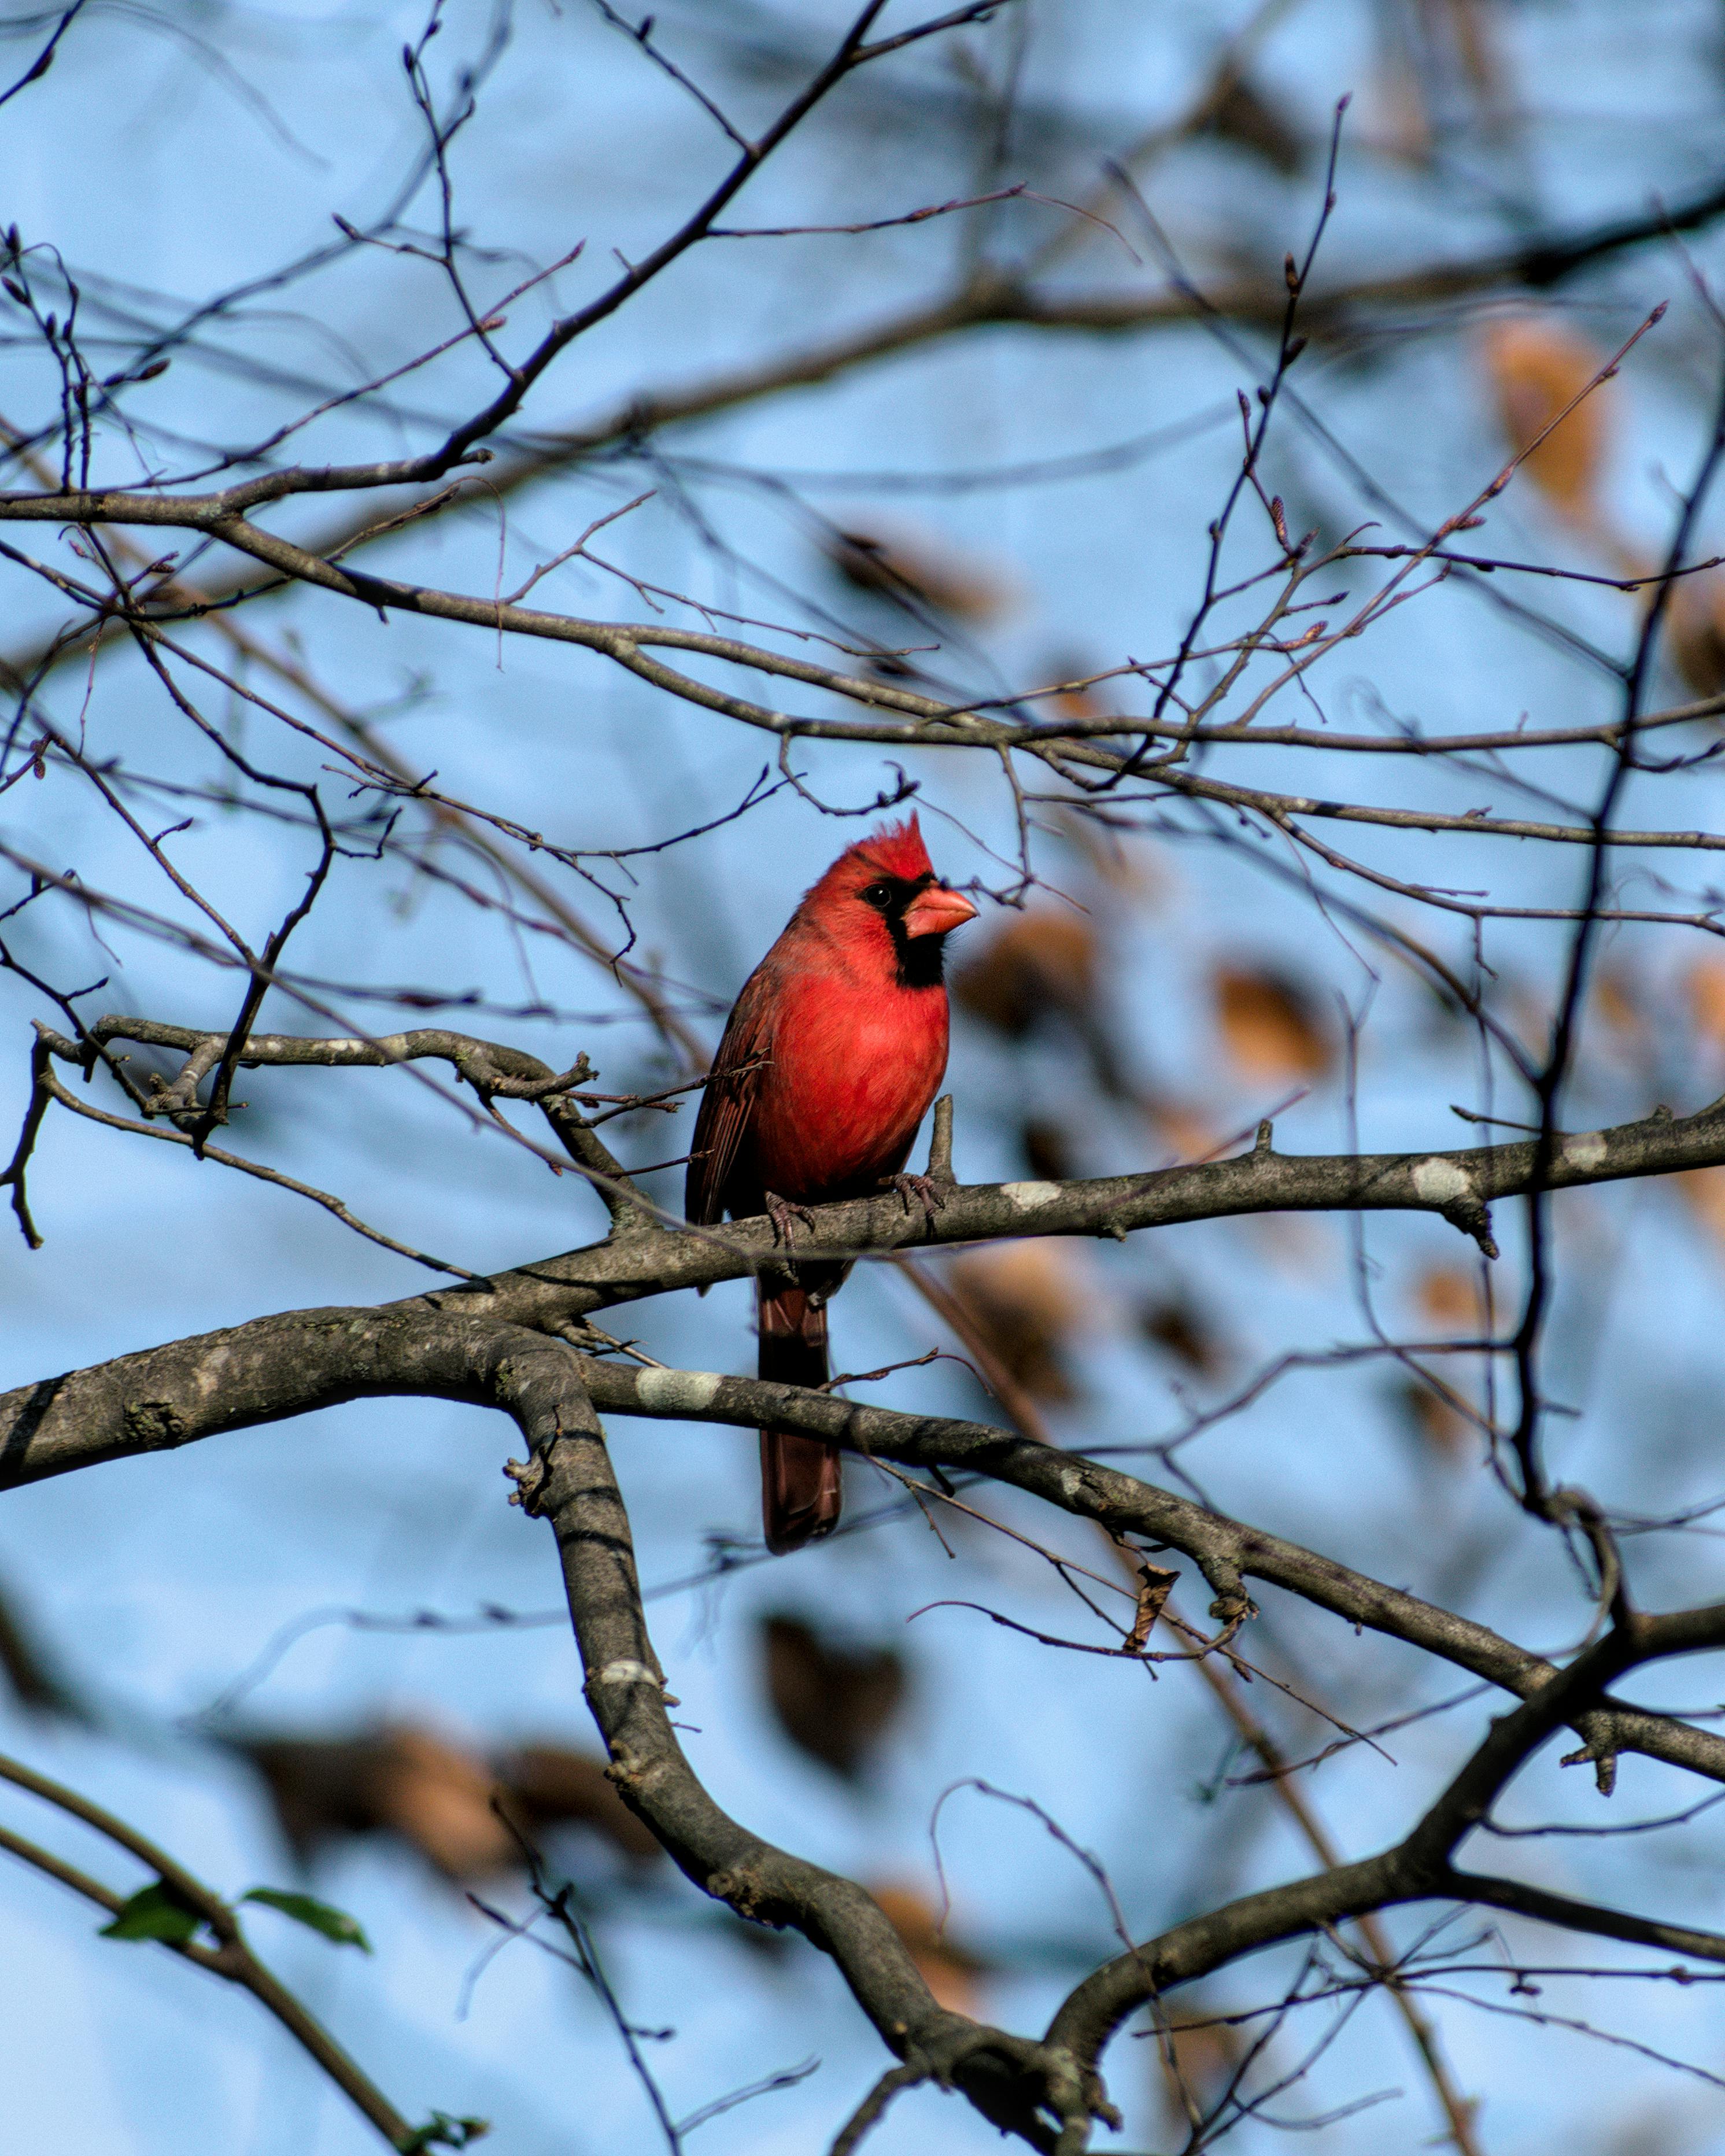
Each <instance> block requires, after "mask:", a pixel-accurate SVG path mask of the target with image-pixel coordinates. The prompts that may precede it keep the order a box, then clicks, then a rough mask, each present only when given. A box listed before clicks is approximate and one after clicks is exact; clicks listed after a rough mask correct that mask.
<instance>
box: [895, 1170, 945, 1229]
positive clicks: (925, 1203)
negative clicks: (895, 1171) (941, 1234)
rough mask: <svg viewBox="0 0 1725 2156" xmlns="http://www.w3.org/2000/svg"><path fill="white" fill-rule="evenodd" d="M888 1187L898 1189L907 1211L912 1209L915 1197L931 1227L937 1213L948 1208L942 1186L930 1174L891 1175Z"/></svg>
mask: <svg viewBox="0 0 1725 2156" xmlns="http://www.w3.org/2000/svg"><path fill="white" fill-rule="evenodd" d="M886 1188H887V1189H888V1190H896V1191H897V1193H898V1194H899V1196H900V1198H901V1199H902V1200H903V1201H904V1208H905V1210H906V1213H908V1212H909V1211H910V1209H911V1199H913V1198H914V1199H916V1203H917V1204H919V1205H920V1206H921V1207H922V1211H923V1214H924V1215H925V1216H926V1218H927V1221H928V1223H929V1225H930V1226H931V1227H932V1226H933V1224H934V1216H935V1214H937V1213H943V1212H945V1210H946V1208H947V1201H946V1199H945V1198H944V1197H942V1194H941V1187H940V1185H939V1184H938V1183H936V1182H935V1181H934V1180H933V1179H932V1178H931V1177H929V1176H927V1175H889V1176H888V1177H887V1178H886Z"/></svg>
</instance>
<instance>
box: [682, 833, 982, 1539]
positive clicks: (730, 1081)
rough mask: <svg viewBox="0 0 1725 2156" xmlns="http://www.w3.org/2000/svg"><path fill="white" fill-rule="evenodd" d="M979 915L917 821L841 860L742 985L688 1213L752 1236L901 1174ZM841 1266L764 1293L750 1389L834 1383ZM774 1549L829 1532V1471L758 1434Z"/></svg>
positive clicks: (939, 1071)
mask: <svg viewBox="0 0 1725 2156" xmlns="http://www.w3.org/2000/svg"><path fill="white" fill-rule="evenodd" d="M974 911H975V908H974V907H973V906H971V905H970V904H969V901H968V900H965V899H963V898H961V897H959V896H958V895H957V893H956V892H953V891H948V890H947V887H946V886H945V885H942V884H941V883H939V882H938V881H937V879H936V876H935V874H934V870H933V866H932V864H931V862H930V860H929V858H928V850H927V847H926V846H925V845H924V844H923V842H922V831H921V829H919V828H918V825H917V822H916V818H915V816H911V818H910V819H908V820H907V821H906V822H905V823H902V824H890V825H888V826H887V827H886V829H884V830H880V831H877V832H875V833H874V834H871V835H870V837H869V838H867V839H863V840H862V841H861V842H860V844H857V845H855V846H850V847H847V848H846V850H845V852H844V853H842V854H841V855H839V858H838V860H836V861H834V864H833V865H832V866H831V867H830V868H829V870H827V872H826V874H825V875H824V876H822V878H821V879H820V880H819V882H818V883H817V884H815V885H814V886H813V887H812V888H811V889H810V890H809V891H807V892H805V893H804V895H803V900H802V902H801V904H800V905H799V906H798V908H797V910H796V911H795V912H794V913H793V915H792V916H791V918H790V921H789V923H788V926H787V927H786V928H785V930H784V932H783V935H781V936H780V937H779V939H778V942H776V943H775V944H774V945H773V948H772V949H771V950H770V951H769V952H768V953H767V956H766V957H764V958H763V959H762V961H761V963H760V964H759V965H758V966H757V968H755V970H754V972H753V973H752V974H751V975H750V976H749V978H748V980H747V982H746V983H744V986H743V990H742V994H741V995H740V996H739V997H738V998H737V1005H736V1008H735V1009H733V1010H732V1014H731V1018H730V1021H729V1023H728V1024H726V1028H725V1034H724V1038H723V1039H722V1040H721V1042H720V1043H719V1052H718V1054H717V1055H716V1057H715V1058H714V1060H713V1068H712V1075H711V1077H710V1079H709V1080H708V1082H707V1086H706V1092H705V1094H704V1095H703V1096H702V1099H701V1114H700V1116H699V1117H698V1119H697V1121H696V1126H695V1140H694V1152H693V1157H692V1158H691V1162H690V1166H689V1179H688V1188H687V1192H686V1194H685V1201H684V1208H685V1212H686V1213H687V1214H688V1217H689V1219H691V1220H692V1221H695V1222H696V1223H705V1222H711V1221H716V1220H718V1219H722V1218H723V1216H724V1214H726V1213H729V1214H731V1216H732V1219H748V1218H750V1217H751V1216H752V1215H753V1214H758V1213H761V1212H762V1211H764V1210H765V1209H766V1202H767V1197H768V1193H769V1192H770V1193H773V1195H774V1196H775V1197H777V1198H780V1199H785V1200H787V1201H788V1203H790V1204H793V1205H818V1204H824V1203H826V1202H827V1201H829V1200H831V1199H839V1198H856V1197H861V1196H863V1195H865V1194H866V1193H869V1192H871V1191H875V1190H878V1189H880V1188H881V1187H882V1185H883V1184H884V1183H887V1182H889V1181H890V1180H891V1178H892V1177H893V1176H894V1175H896V1174H897V1173H899V1171H900V1170H901V1168H903V1166H904V1164H905V1161H906V1157H907V1156H908V1154H909V1152H910V1149H911V1140H912V1138H914V1137H915V1136H916V1127H917V1125H918V1124H919V1123H920V1122H922V1118H923V1116H924V1115H925V1114H926V1113H927V1110H928V1106H929V1104H930V1102H931V1101H932V1100H933V1098H934V1096H935V1093H936V1091H937V1089H938V1088H939V1086H940V1081H941V1078H942V1075H943V1074H944V1072H945V1070H946V1067H947V991H946V984H945V983H944V981H943V980H942V977H941V957H942V946H943V944H944V942H945V941H946V937H947V935H948V934H949V933H950V932H951V931H952V929H953V928H954V927H958V926H960V925H961V924H962V923H963V921H966V920H968V918H969V917H970V916H971V915H972V914H973V913H974ZM849 1270H850V1267H849V1266H848V1265H844V1264H840V1263H836V1262H834V1261H832V1260H829V1261H827V1262H825V1263H824V1264H814V1265H791V1266H788V1267H786V1268H783V1272H788V1275H789V1278H788V1280H786V1279H784V1278H783V1277H778V1278H775V1279H773V1280H772V1281H768V1280H765V1279H763V1280H762V1282H761V1286H760V1291H759V1303H760V1373H761V1375H762V1378H768V1379H769V1380H770V1381H772V1382H773V1383H780V1384H798V1385H810V1384H819V1383H823V1382H824V1379H825V1377H826V1373H827V1364H826V1304H827V1301H828V1299H829V1297H830V1296H831V1295H832V1294H833V1292H834V1290H835V1289H836V1288H837V1287H838V1286H839V1283H840V1281H843V1279H844V1278H845V1274H846V1273H847V1272H848V1271H849ZM761 1457H762V1505H763V1511H764V1516H765V1522H766V1530H767V1540H768V1546H769V1547H770V1548H773V1549H790V1548H795V1547H796V1546H797V1544H798V1543H803V1542H807V1541H809V1540H811V1539H813V1538H814V1537H815V1536H817V1535H823V1534H828V1533H830V1532H831V1531H832V1529H833V1528H834V1526H836V1525H837V1523H838V1518H839V1470H838V1455H837V1454H836V1453H835V1452H834V1450H832V1448H830V1447H829V1446H826V1445H817V1444H815V1443H814V1442H813V1441H812V1440H809V1439H807V1438H802V1437H798V1436H797V1435H795V1434H794V1433H793V1432H792V1431H789V1430H762V1433H761Z"/></svg>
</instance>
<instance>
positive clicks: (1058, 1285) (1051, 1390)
mask: <svg viewBox="0 0 1725 2156" xmlns="http://www.w3.org/2000/svg"><path fill="white" fill-rule="evenodd" d="M947 1283H948V1285H949V1286H950V1287H951V1289H952V1293H953V1294H954V1295H955V1296H957V1299H958V1300H959V1301H960V1302H962V1303H963V1306H964V1308H965V1311H966V1312H967V1314H968V1317H969V1318H970V1320H971V1322H972V1323H973V1325H974V1326H975V1327H976V1329H977V1331H978V1332H979V1333H980V1334H981V1335H982V1337H983V1339H984V1340H985V1341H986V1342H988V1347H989V1348H990V1350H991V1351H992V1353H993V1354H994V1355H995V1357H996V1358H998V1359H999V1362H1000V1363H1002V1364H1003V1365H1004V1368H1006V1370H1007V1372H1008V1373H1009V1375H1011V1376H1012V1377H1013V1378H1016V1380H1017V1381H1018V1383H1019V1384H1021V1385H1022V1386H1023V1387H1024V1390H1025V1391H1026V1392H1027V1393H1029V1394H1030V1395H1031V1396H1032V1397H1033V1398H1034V1399H1040V1400H1070V1399H1075V1398H1076V1394H1077V1387H1076V1384H1075V1383H1074V1382H1073V1379H1072V1375H1071V1373H1070V1370H1069V1369H1068V1368H1067V1366H1066V1362H1065V1347H1066V1346H1067V1344H1068V1342H1070V1338H1071V1337H1072V1335H1073V1334H1074V1333H1075V1332H1076V1331H1077V1330H1078V1328H1079V1327H1080V1326H1081V1324H1082V1323H1083V1322H1084V1320H1085V1318H1086V1316H1087V1314H1088V1312H1089V1310H1090V1309H1091V1306H1092V1303H1093V1296H1091V1292H1090V1290H1089V1288H1088V1286H1087V1285H1086V1281H1085V1280H1084V1277H1083V1271H1082V1266H1081V1260H1080V1259H1079V1258H1078V1255H1077V1254H1076V1252H1075V1251H1073V1250H1070V1249H1069V1248H1068V1247H1067V1245H1065V1244H1064V1243H1058V1242H1023V1243H997V1244H994V1245H991V1246H990V1247H989V1248H988V1249H987V1250H973V1251H968V1252H967V1253H966V1254H965V1255H964V1256H963V1257H962V1258H957V1259H955V1260H954V1261H953V1263H952V1266H951V1268H950V1270H948V1272H947Z"/></svg>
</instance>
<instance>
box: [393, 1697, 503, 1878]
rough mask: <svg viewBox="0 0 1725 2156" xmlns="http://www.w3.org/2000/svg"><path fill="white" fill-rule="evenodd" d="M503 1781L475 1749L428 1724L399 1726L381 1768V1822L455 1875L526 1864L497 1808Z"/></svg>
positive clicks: (446, 1872)
mask: <svg viewBox="0 0 1725 2156" xmlns="http://www.w3.org/2000/svg"><path fill="white" fill-rule="evenodd" d="M496 1788H497V1778H496V1776H495V1774H493V1773H492V1772H491V1769H490V1767H489V1766H488V1765H487V1764H486V1763H485V1761H484V1760H483V1759H480V1758H476V1757H475V1755H474V1754H473V1753H470V1752H468V1751H465V1750H464V1749H463V1748H461V1747H460V1746H459V1745H456V1744H452V1743H449V1740H448V1739H447V1738H443V1737H439V1736H436V1735H434V1734H433V1732H431V1731H430V1730H429V1729H415V1728H401V1729H396V1730H393V1731H392V1732H390V1733H389V1736H388V1738H387V1739H386V1740H385V1743H384V1747H383V1750H382V1757H381V1758H380V1760H379V1763H378V1768H377V1815H378V1824H379V1825H381V1826H383V1827H385V1828H388V1829H393V1830H394V1832H396V1833H397V1834H398V1835H401V1837H402V1839H403V1840H404V1841H408V1842H411V1843H412V1844H413V1847H414V1848H415V1849H417V1850H418V1851H419V1853H420V1855H421V1856H424V1858H425V1859H426V1861H428V1862H429V1863H430V1864H432V1865H434V1866H436V1868H437V1869H438V1870H439V1871H441V1872H443V1873H444V1875H445V1876H446V1877H448V1878H450V1879H482V1878H484V1877H485V1876H486V1875H487V1874H488V1873H490V1872H494V1871H506V1870H507V1869H508V1867H509V1866H511V1865H512V1864H515V1863H517V1862H518V1861H520V1851H519V1850H518V1849H517V1847H516V1840H515V1837H514V1835H512V1834H511V1832H510V1831H509V1829H508V1828H507V1827H506V1825H504V1823H503V1821H502V1820H501V1819H499V1818H498V1816H497V1815H496V1813H495V1811H493V1809H491V1799H492V1795H493V1794H494V1793H495V1790H496Z"/></svg>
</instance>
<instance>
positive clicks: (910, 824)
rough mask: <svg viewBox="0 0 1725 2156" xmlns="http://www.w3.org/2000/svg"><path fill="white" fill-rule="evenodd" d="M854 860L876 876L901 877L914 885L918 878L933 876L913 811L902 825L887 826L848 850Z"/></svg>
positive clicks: (932, 869) (930, 862)
mask: <svg viewBox="0 0 1725 2156" xmlns="http://www.w3.org/2000/svg"><path fill="white" fill-rule="evenodd" d="M850 852H851V855H853V857H854V858H855V859H856V860H860V861H862V862H865V864H866V865H868V866H869V867H870V869H872V870H874V871H875V874H876V875H890V876H901V877H902V878H903V879H904V880H905V881H906V883H914V882H915V881H916V879H917V877H918V876H925V875H933V873H934V864H933V862H932V861H931V860H929V858H928V849H927V846H926V845H924V844H923V843H922V826H921V824H918V822H917V820H916V811H915V809H912V810H911V814H909V815H908V816H906V818H905V819H904V821H903V822H902V823H901V824H883V825H882V826H881V828H880V829H879V830H878V831H873V832H870V834H869V836H868V837H867V838H866V839H860V840H859V842H858V843H857V844H855V845H854V846H853V847H851V849H850Z"/></svg>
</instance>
